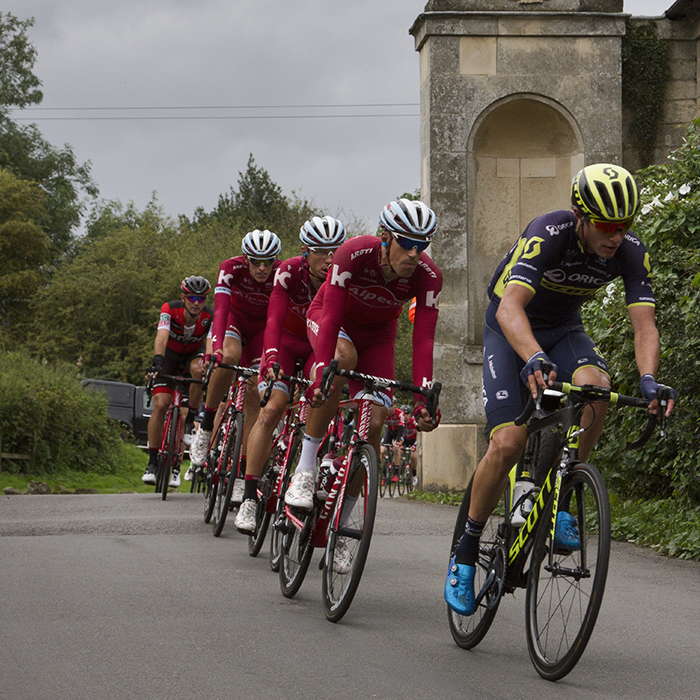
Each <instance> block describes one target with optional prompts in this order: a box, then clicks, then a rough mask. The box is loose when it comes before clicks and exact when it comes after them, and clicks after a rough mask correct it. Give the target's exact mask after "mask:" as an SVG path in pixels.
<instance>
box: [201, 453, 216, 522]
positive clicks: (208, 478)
mask: <svg viewBox="0 0 700 700" xmlns="http://www.w3.org/2000/svg"><path fill="white" fill-rule="evenodd" d="M214 454H217V452H215V453H214ZM217 462H218V459H214V458H212V454H211V453H209V454H208V455H207V461H206V469H205V471H204V522H205V524H207V525H208V524H209V523H210V522H211V516H212V514H213V513H214V506H215V505H216V493H217V491H218V489H219V475H218V474H217V471H216V465H217Z"/></svg>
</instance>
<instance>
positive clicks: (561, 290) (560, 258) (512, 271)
mask: <svg viewBox="0 0 700 700" xmlns="http://www.w3.org/2000/svg"><path fill="white" fill-rule="evenodd" d="M650 272H651V267H650V264H649V253H647V251H646V248H645V247H644V244H643V243H642V242H641V241H640V240H639V238H637V236H636V235H635V234H634V233H633V232H632V231H628V232H627V233H626V234H625V237H624V240H623V241H622V244H621V245H620V247H619V248H618V250H617V252H616V253H615V255H614V256H613V257H612V258H608V259H606V258H600V257H598V256H597V255H590V254H588V253H586V252H585V251H584V250H583V248H582V246H581V243H580V241H579V238H578V235H577V233H576V217H575V216H574V213H573V212H571V211H568V210H565V209H561V210H559V211H553V212H550V213H549V214H545V215H544V216H540V217H538V218H537V219H534V220H533V221H531V222H530V223H529V224H528V226H527V228H526V229H525V231H524V232H523V234H522V235H521V236H520V238H518V240H517V241H516V243H515V245H514V246H513V247H512V248H511V249H510V251H508V253H507V254H506V256H505V257H504V258H503V260H501V263H500V264H499V266H498V268H497V269H496V272H495V274H494V276H493V278H492V279H491V283H490V284H489V289H488V294H489V298H490V299H491V300H492V301H493V302H495V303H496V304H498V302H499V301H500V300H501V297H502V296H503V291H504V290H505V288H506V286H507V285H509V284H521V285H523V286H525V287H527V288H528V289H531V290H532V291H533V292H534V294H535V296H534V297H533V298H532V300H531V301H530V303H529V304H528V305H527V307H526V308H525V313H526V314H527V317H528V319H529V321H530V324H531V326H532V328H550V327H556V326H559V325H561V324H563V323H568V322H570V321H572V320H576V319H579V318H580V308H581V306H582V305H583V303H584V302H585V301H586V300H587V299H590V298H591V297H592V296H593V295H595V293H596V292H597V291H598V290H599V289H600V288H601V287H604V286H606V285H607V284H609V283H610V282H612V281H613V280H614V279H616V278H617V277H622V280H623V282H624V285H625V298H626V301H627V306H628V307H630V306H638V305H643V306H654V293H653V291H652V288H651V277H650Z"/></svg>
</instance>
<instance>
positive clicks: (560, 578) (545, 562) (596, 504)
mask: <svg viewBox="0 0 700 700" xmlns="http://www.w3.org/2000/svg"><path fill="white" fill-rule="evenodd" d="M551 508H552V500H551V499H550V502H549V503H548V505H547V507H546V508H545V509H544V511H543V522H542V524H541V525H540V526H539V528H538V531H537V533H536V535H535V541H534V545H533V550H532V557H531V564H530V571H529V574H528V584H527V596H526V609H527V616H526V629H527V646H528V650H529V652H530V659H531V660H532V663H533V664H534V666H535V668H536V669H537V672H538V673H539V674H540V675H541V676H542V677H543V678H546V679H547V680H552V681H554V680H558V679H560V678H563V677H564V676H565V675H566V674H567V673H569V672H570V671H571V669H572V668H573V667H574V666H575V665H576V663H577V662H578V660H579V659H580V658H581V654H583V651H584V649H585V648H586V644H587V643H588V640H589V639H590V636H591V633H592V632H593V628H594V626H595V623H596V618H597V617H598V611H599V610H600V604H601V602H602V600H603V593H604V591H605V580H606V578H607V573H608V560H609V557H610V504H609V501H608V493H607V490H606V488H605V483H604V482H603V479H602V477H601V476H600V474H599V472H598V470H597V469H596V468H595V467H593V466H591V465H590V464H577V465H576V466H575V467H574V468H573V470H572V471H571V473H570V474H569V475H568V476H567V477H566V478H565V479H564V481H563V483H562V487H561V493H560V496H559V504H558V511H559V512H562V511H566V512H568V513H570V514H571V515H573V516H574V517H575V518H576V522H577V526H578V532H579V538H580V549H579V550H578V551H569V550H564V549H560V548H556V547H555V546H554V544H553V542H552V536H551V520H550V518H549V513H551ZM550 551H551V552H552V557H551V566H550Z"/></svg>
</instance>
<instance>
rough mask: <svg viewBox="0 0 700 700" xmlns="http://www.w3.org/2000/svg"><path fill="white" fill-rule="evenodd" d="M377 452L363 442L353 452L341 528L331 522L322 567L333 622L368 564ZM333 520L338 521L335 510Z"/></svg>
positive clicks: (346, 605) (345, 608) (327, 608)
mask: <svg viewBox="0 0 700 700" xmlns="http://www.w3.org/2000/svg"><path fill="white" fill-rule="evenodd" d="M377 474H378V467H377V455H376V454H375V452H374V449H373V448H372V446H371V445H368V444H367V443H362V444H360V445H357V447H356V448H355V449H354V452H353V458H352V465H351V468H350V474H349V475H348V480H347V484H348V486H347V488H346V489H345V490H344V491H341V493H342V496H343V497H342V498H341V497H340V495H339V498H338V502H337V503H336V508H335V511H336V513H337V512H338V509H340V519H339V526H338V529H337V530H335V529H334V527H333V526H332V525H331V528H330V531H329V533H328V542H327V544H326V552H325V558H324V567H323V610H324V612H325V614H326V618H327V619H328V620H330V621H331V622H338V620H340V619H341V618H342V617H343V615H345V613H346V612H347V611H348V608H349V607H350V604H351V603H352V600H353V598H354V597H355V593H356V592H357V587H358V585H359V584H360V579H361V578H362V572H363V570H364V568H365V561H366V560H367V553H368V552H369V545H370V542H371V540H372V530H373V529H374V516H375V513H376V510H377V487H378V485H377ZM336 513H334V516H333V520H332V521H331V522H335V514H336Z"/></svg>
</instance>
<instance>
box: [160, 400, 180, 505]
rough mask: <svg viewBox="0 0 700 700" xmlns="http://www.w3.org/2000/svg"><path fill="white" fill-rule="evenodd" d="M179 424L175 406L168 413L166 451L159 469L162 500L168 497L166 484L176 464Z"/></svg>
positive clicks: (177, 411) (178, 411)
mask: <svg viewBox="0 0 700 700" xmlns="http://www.w3.org/2000/svg"><path fill="white" fill-rule="evenodd" d="M179 424H180V410H179V409H178V407H177V406H175V407H174V408H173V410H172V412H171V413H170V420H169V421H168V437H167V440H166V443H165V444H166V449H167V452H166V453H165V454H164V455H163V469H162V471H161V481H160V487H161V490H160V492H161V495H162V498H163V500H165V499H166V498H167V497H168V484H169V483H170V474H171V472H172V470H173V467H175V466H177V461H178V456H179V450H180V442H179V440H178V437H179V432H180V431H179V430H178V428H179Z"/></svg>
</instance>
